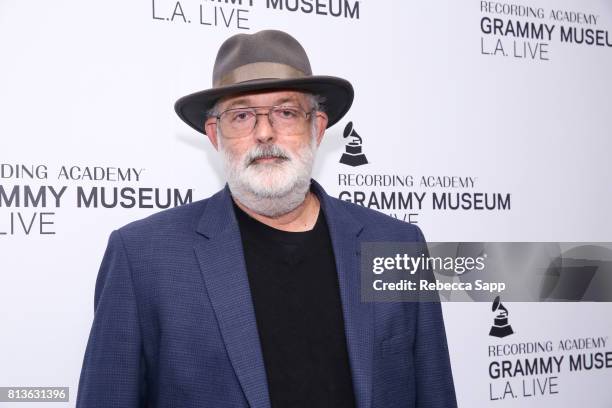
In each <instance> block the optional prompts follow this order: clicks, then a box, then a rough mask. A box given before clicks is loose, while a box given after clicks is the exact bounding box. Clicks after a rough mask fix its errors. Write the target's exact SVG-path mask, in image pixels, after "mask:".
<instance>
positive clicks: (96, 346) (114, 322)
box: [76, 231, 146, 408]
mask: <svg viewBox="0 0 612 408" xmlns="http://www.w3.org/2000/svg"><path fill="white" fill-rule="evenodd" d="M144 370H145V367H144V357H143V351H142V335H141V329H140V323H139V320H138V310H137V303H136V298H135V292H134V286H133V282H132V276H131V271H130V266H129V262H128V259H127V254H126V250H125V247H124V245H123V240H122V237H121V234H120V232H119V231H113V232H112V233H111V235H110V238H109V240H108V246H107V248H106V252H105V254H104V258H103V260H102V264H101V266H100V270H99V272H98V277H97V279H96V288H95V295H94V319H93V324H92V327H91V332H90V334H89V339H88V342H87V348H86V351H85V356H84V359H83V367H82V369H81V376H80V380H79V387H78V393H77V401H76V407H77V408H96V407H104V408H111V407H122V408H137V407H144V406H145V392H146V390H145V378H144V373H145V371H144Z"/></svg>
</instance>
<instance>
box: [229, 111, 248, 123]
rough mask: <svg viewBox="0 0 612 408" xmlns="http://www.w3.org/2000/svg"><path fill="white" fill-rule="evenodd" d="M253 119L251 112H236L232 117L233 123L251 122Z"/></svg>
mask: <svg viewBox="0 0 612 408" xmlns="http://www.w3.org/2000/svg"><path fill="white" fill-rule="evenodd" d="M250 117H251V112H249V111H237V112H234V113H233V114H232V116H231V119H232V122H244V121H246V120H249V118H250Z"/></svg>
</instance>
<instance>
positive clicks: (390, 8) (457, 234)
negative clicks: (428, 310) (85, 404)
mask: <svg viewBox="0 0 612 408" xmlns="http://www.w3.org/2000/svg"><path fill="white" fill-rule="evenodd" d="M262 29H280V30H284V31H287V32H289V33H290V34H292V35H293V36H294V37H296V38H297V39H298V40H299V41H300V42H301V43H302V44H303V45H304V47H305V49H306V50H307V52H308V54H309V57H310V60H311V65H312V67H313V71H314V73H315V74H328V75H337V76H341V77H344V78H347V79H349V80H350V81H351V82H352V83H353V85H354V87H355V94H356V96H355V102H354V104H353V106H352V108H351V110H350V111H349V113H348V114H347V116H346V117H345V118H344V119H343V120H342V121H341V122H340V123H338V124H336V125H335V126H333V127H332V128H330V129H328V131H327V132H326V136H325V138H324V140H323V143H322V145H321V147H320V149H319V151H318V156H317V162H316V166H315V172H314V178H315V179H317V180H318V181H319V182H320V183H321V184H322V185H323V186H324V188H325V189H326V190H327V191H328V193H330V194H332V195H334V196H336V197H338V198H340V199H342V200H346V201H350V202H354V203H357V204H359V205H363V206H366V207H369V208H372V209H375V210H378V211H381V212H383V213H385V214H388V215H389V216H392V217H396V218H398V219H401V220H404V221H406V222H413V223H417V225H419V226H420V227H421V228H422V230H423V231H424V233H425V236H426V238H427V239H428V240H429V241H437V242H444V241H494V242H577V243H580V242H609V241H612V213H611V211H610V209H611V203H612V184H611V181H610V176H611V175H612V162H611V161H610V159H609V155H610V152H612V134H611V133H612V115H611V110H610V109H611V102H610V101H611V99H610V96H611V95H612V79H611V77H610V73H611V72H612V3H611V2H609V1H607V0H582V1H575V0H574V1H569V0H563V1H552V0H524V1H522V2H506V1H501V0H500V1H476V0H465V1H452V0H439V1H428V2H423V1H399V0H397V1H392V0H360V1H357V0H242V1H241V0H225V1H221V0H219V1H212V0H142V1H135V2H120V1H117V0H109V1H105V2H95V3H92V2H83V1H74V0H54V1H27V2H24V1H17V0H0V324H1V329H0V386H58V387H59V386H66V387H70V397H69V402H64V403H57V405H58V406H66V407H73V406H74V404H75V400H76V391H77V385H78V378H79V373H80V369H81V364H82V359H83V353H84V350H85V346H86V342H87V337H88V334H89V330H90V326H91V322H92V319H93V295H94V285H95V279H96V276H97V272H98V267H99V264H100V261H101V259H102V255H103V252H104V249H105V247H106V242H107V239H108V236H109V234H110V232H111V231H112V230H114V229H116V228H119V227H121V226H122V225H124V224H126V223H128V222H130V221H133V220H136V219H140V218H143V217H145V216H147V215H149V214H152V213H154V212H157V211H161V210H164V209H166V208H170V207H174V206H177V205H181V204H184V203H189V202H193V201H196V200H199V199H203V198H205V197H208V196H209V195H211V194H213V193H214V192H216V191H218V190H219V189H221V188H222V186H223V184H224V175H223V171H222V166H221V161H220V157H219V155H218V154H217V152H216V151H215V150H214V149H213V148H212V146H211V145H210V143H209V141H208V140H207V138H206V137H205V136H203V135H201V134H199V133H197V132H195V131H193V130H192V129H191V128H189V127H188V126H186V125H185V124H184V123H183V122H181V121H180V119H179V118H178V117H177V116H176V115H175V113H174V110H173V104H174V102H175V100H176V99H177V98H179V97H180V96H182V95H185V94H188V93H191V92H194V91H197V90H201V89H206V88H209V87H210V86H211V77H212V65H213V62H214V58H215V56H216V52H217V49H218V47H219V45H220V44H221V43H222V42H223V41H224V40H225V39H226V38H227V37H229V36H230V35H233V34H236V33H253V32H256V31H259V30H262ZM493 297H494V296H492V298H491V299H490V300H486V301H481V302H462V303H455V302H453V303H444V304H443V311H444V317H445V323H446V330H447V336H448V342H449V348H450V355H451V363H452V369H453V374H454V379H455V387H456V390H457V398H458V403H459V406H460V407H467V408H472V407H496V406H499V407H555V408H560V407H574V406H577V405H578V404H581V406H585V407H587V406H588V407H590V408H609V407H611V406H612V387H610V386H609V385H610V383H611V381H612V338H611V336H612V318H610V314H611V312H612V304H610V303H604V302H573V303H570V302H567V303H521V302H504V301H503V299H501V302H499V301H498V302H493ZM500 308H502V309H500ZM500 310H505V316H506V318H505V319H506V320H505V323H507V324H504V325H502V326H504V327H499V326H500V325H499V324H497V323H499V321H496V320H495V319H496V317H497V316H498V314H499V311H500ZM507 325H510V326H511V330H508V329H507V328H505V327H506V326H507ZM28 404H29V403H22V404H21V405H19V406H23V407H25V406H28ZM62 404H63V405H62ZM0 406H4V405H3V403H0ZM7 406H8V405H7ZM31 406H38V405H37V404H31Z"/></svg>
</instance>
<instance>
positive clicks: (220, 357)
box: [77, 30, 456, 408]
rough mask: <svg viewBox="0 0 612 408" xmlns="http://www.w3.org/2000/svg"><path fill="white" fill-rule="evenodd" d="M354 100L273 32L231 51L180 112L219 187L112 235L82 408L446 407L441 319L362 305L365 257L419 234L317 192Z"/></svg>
mask: <svg viewBox="0 0 612 408" xmlns="http://www.w3.org/2000/svg"><path fill="white" fill-rule="evenodd" d="M352 99H353V88H352V86H351V85H350V83H349V82H347V81H346V80H343V79H340V78H336V77H328V76H313V75H312V73H311V69H310V64H309V61H308V57H307V56H306V53H305V51H304V49H303V48H302V47H301V45H300V44H299V43H298V42H297V41H296V40H295V39H294V38H293V37H291V36H289V35H288V34H286V33H284V32H281V31H274V30H267V31H261V32H258V33H256V34H252V35H245V34H240V35H236V36H233V37H231V38H229V39H228V40H226V41H225V42H224V44H223V45H222V46H221V48H220V49H219V52H218V55H217V59H216V62H215V66H214V72H213V88H211V89H209V90H205V91H201V92H198V93H195V94H192V95H188V96H186V97H183V98H181V99H179V100H178V101H177V103H176V106H175V108H176V111H177V113H178V115H179V116H180V117H181V119H183V120H184V121H185V122H186V123H188V124H189V125H190V126H192V127H193V128H194V129H196V130H197V131H200V132H202V133H205V134H206V135H207V136H208V138H209V139H210V141H211V143H212V145H213V146H214V147H215V149H217V150H219V151H220V153H221V155H222V158H223V162H224V166H225V171H226V176H227V185H226V186H225V188H224V189H223V190H222V191H220V192H218V193H217V194H215V195H213V196H212V197H210V198H208V199H205V200H201V201H198V202H195V203H192V204H188V205H184V206H180V207H177V208H174V209H171V210H166V211H162V212H160V213H157V214H155V215H153V216H150V217H148V218H145V219H143V220H140V221H137V222H134V223H131V224H128V225H127V226H124V227H122V228H120V229H119V230H116V231H113V233H112V234H111V236H110V239H109V243H108V248H107V250H106V253H105V255H104V259H103V261H102V265H101V268H100V271H99V274H98V278H97V282H96V291H95V302H94V303H95V316H94V322H93V326H92V329H91V334H90V337H89V341H88V344H87V350H86V353H85V358H84V362H83V369H82V372H81V378H80V383H79V390H78V397H77V407H83V408H85V407H87V408H92V407H124V408H128V407H140V406H151V407H180V408H191V407H194V408H195V407H247V406H249V407H281V408H282V407H360V408H365V407H394V406H398V407H399V406H401V407H444V408H447V407H455V406H456V402H455V393H454V387H453V382H452V375H451V369H450V363H449V358H448V350H447V345H446V337H445V332H444V325H443V321H442V314H441V309H440V305H439V304H438V303H377V304H375V303H366V302H362V301H361V300H360V286H359V285H360V282H359V281H360V278H359V249H360V243H361V242H369V241H423V235H422V234H421V232H420V230H419V229H418V228H417V227H415V226H412V225H410V224H406V223H403V222H401V221H397V220H395V219H392V218H391V217H387V216H385V215H383V214H380V213H377V212H375V211H372V210H369V209H365V208H363V207H360V206H357V205H354V204H350V203H346V202H343V201H340V200H338V199H335V198H332V197H330V196H328V195H327V194H326V193H325V191H324V190H323V188H322V187H321V186H320V185H319V184H317V183H316V182H315V181H313V180H311V179H310V175H311V171H312V165H313V161H314V157H315V152H316V149H317V147H318V145H319V143H320V142H321V139H322V137H323V134H324V131H325V129H326V128H327V127H329V126H331V125H333V124H334V123H336V122H338V120H340V119H341V118H342V116H343V115H344V114H345V113H346V112H347V111H348V109H349V107H350V105H351V103H352Z"/></svg>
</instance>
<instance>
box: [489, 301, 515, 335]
mask: <svg viewBox="0 0 612 408" xmlns="http://www.w3.org/2000/svg"><path fill="white" fill-rule="evenodd" d="M491 310H492V311H493V312H495V313H497V314H496V315H495V319H494V320H493V326H491V330H490V331H489V336H493V337H499V338H503V337H506V336H509V335H511V334H513V333H514V330H512V326H510V324H509V323H508V309H506V308H505V307H504V305H502V302H501V299H500V298H499V296H497V297H496V298H495V300H494V301H493V306H492V307H491Z"/></svg>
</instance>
